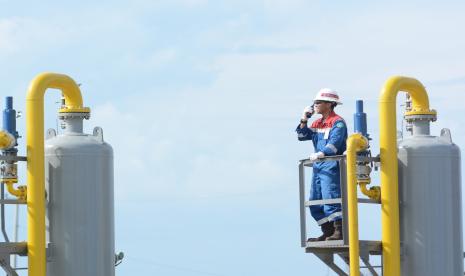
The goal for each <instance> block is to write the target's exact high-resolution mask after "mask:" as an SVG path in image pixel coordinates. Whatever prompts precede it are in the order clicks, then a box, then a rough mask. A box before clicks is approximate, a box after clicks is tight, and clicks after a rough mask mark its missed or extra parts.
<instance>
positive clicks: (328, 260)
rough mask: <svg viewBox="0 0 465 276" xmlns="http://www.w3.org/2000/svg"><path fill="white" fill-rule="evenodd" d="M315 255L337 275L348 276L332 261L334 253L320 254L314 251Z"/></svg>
mask: <svg viewBox="0 0 465 276" xmlns="http://www.w3.org/2000/svg"><path fill="white" fill-rule="evenodd" d="M315 255H316V256H317V257H318V258H319V259H320V260H322V261H323V262H324V263H325V264H326V265H327V266H328V267H329V268H331V269H332V270H333V271H334V272H336V273H337V275H339V276H349V274H347V273H345V271H344V270H342V269H341V268H340V267H339V266H337V265H336V264H335V263H334V255H333V254H331V253H330V254H321V253H315Z"/></svg>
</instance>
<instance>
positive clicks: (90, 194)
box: [45, 113, 115, 276]
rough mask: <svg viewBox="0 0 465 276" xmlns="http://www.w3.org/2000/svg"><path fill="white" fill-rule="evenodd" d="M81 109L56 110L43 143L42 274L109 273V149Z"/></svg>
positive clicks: (112, 261) (111, 268) (111, 207)
mask: <svg viewBox="0 0 465 276" xmlns="http://www.w3.org/2000/svg"><path fill="white" fill-rule="evenodd" d="M86 116H88V115H87V114H83V113H60V119H62V122H63V123H62V125H63V128H64V133H63V134H60V135H56V132H55V131H54V130H49V131H48V133H47V140H46V142H45V182H46V183H45V184H46V192H47V209H46V210H47V214H46V217H47V242H48V247H49V250H50V252H49V256H48V257H47V276H65V275H66V276H83V275H86V276H114V275H115V255H114V253H115V249H114V247H115V246H114V199H113V150H112V148H111V146H110V145H109V144H107V143H105V142H104V140H103V133H102V129H101V128H95V129H94V133H93V134H92V135H88V134H84V133H83V131H82V120H83V118H84V117H86Z"/></svg>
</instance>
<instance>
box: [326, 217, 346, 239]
mask: <svg viewBox="0 0 465 276" xmlns="http://www.w3.org/2000/svg"><path fill="white" fill-rule="evenodd" d="M333 225H334V232H333V234H332V235H331V236H329V237H327V238H326V240H327V241H335V240H342V239H343V237H342V220H336V221H334V222H333Z"/></svg>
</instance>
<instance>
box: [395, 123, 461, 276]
mask: <svg viewBox="0 0 465 276" xmlns="http://www.w3.org/2000/svg"><path fill="white" fill-rule="evenodd" d="M427 134H429V131H428V132H425V133H424V134H423V135H415V131H414V135H413V136H412V137H408V138H406V139H404V140H401V141H400V142H399V152H398V157H399V199H400V208H399V210H400V238H401V272H402V273H401V274H402V275H408V276H437V275H447V276H462V275H463V245H462V199H461V173H460V171H461V165H460V162H461V161H460V149H459V148H458V147H457V145H455V144H454V143H453V142H452V139H451V138H450V132H449V131H448V130H443V131H442V134H441V136H440V137H436V136H430V135H427ZM388 185H389V184H388Z"/></svg>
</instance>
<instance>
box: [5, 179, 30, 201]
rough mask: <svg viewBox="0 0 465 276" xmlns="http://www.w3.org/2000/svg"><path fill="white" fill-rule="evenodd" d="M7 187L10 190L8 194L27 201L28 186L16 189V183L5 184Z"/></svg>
mask: <svg viewBox="0 0 465 276" xmlns="http://www.w3.org/2000/svg"><path fill="white" fill-rule="evenodd" d="M5 184H6V187H7V189H8V192H9V193H10V194H11V195H13V196H15V197H17V198H18V199H20V200H26V199H27V187H26V186H23V185H21V186H18V188H15V187H14V184H15V183H14V182H5Z"/></svg>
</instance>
